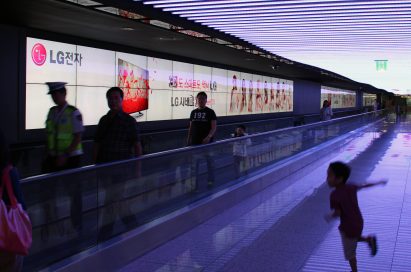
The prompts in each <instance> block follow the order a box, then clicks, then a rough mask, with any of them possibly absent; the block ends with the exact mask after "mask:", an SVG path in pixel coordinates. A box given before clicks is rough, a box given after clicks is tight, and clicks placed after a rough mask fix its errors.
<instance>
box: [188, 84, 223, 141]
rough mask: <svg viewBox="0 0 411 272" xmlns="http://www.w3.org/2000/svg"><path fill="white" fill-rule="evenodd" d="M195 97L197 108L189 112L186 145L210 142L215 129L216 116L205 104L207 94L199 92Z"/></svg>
mask: <svg viewBox="0 0 411 272" xmlns="http://www.w3.org/2000/svg"><path fill="white" fill-rule="evenodd" d="M196 99H197V106H198V108H197V109H195V110H193V111H192V112H191V114H190V126H189V128H188V139H187V144H188V145H200V144H208V143H211V142H212V141H213V139H214V134H215V132H216V129H217V116H216V114H215V112H214V111H213V110H212V109H210V108H209V107H207V106H206V104H207V94H206V93H205V92H199V93H198V94H197V97H196Z"/></svg>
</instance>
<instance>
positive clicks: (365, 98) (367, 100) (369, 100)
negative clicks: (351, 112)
mask: <svg viewBox="0 0 411 272" xmlns="http://www.w3.org/2000/svg"><path fill="white" fill-rule="evenodd" d="M376 99H377V95H376V94H369V93H363V94H362V105H363V106H364V107H366V106H374V103H375V100H376Z"/></svg>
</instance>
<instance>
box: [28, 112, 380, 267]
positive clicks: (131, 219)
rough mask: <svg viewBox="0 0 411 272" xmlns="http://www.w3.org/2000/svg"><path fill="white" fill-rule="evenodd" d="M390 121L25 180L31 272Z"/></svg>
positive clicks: (317, 127)
mask: <svg viewBox="0 0 411 272" xmlns="http://www.w3.org/2000/svg"><path fill="white" fill-rule="evenodd" d="M383 117H384V112H383V111H377V112H371V113H364V114H359V115H355V116H350V117H344V118H339V119H334V120H330V121H326V122H320V123H316V124H310V125H303V126H299V127H293V128H286V129H281V130H276V131H270V132H265V133H259V134H254V135H248V136H243V137H238V138H232V139H227V140H222V141H218V142H215V143H212V144H208V145H204V146H194V147H186V148H180V149H176V150H170V151H165V152H160V153H155V154H150V155H146V156H143V157H141V158H137V159H132V160H128V161H119V162H114V163H109V164H102V165H94V166H87V167H82V168H79V169H74V170H68V171H64V172H59V173H55V174H49V175H41V176H36V177H31V178H27V179H24V180H22V189H23V194H24V197H25V200H26V204H27V209H28V213H29V215H30V218H31V219H32V222H33V247H32V249H31V252H30V255H29V256H28V257H26V258H25V266H24V270H25V271H33V270H37V269H40V268H43V267H45V266H48V265H50V264H52V263H55V262H57V261H59V260H62V259H63V258H66V257H69V256H71V255H73V254H75V253H79V252H81V251H83V250H86V249H89V248H92V247H94V246H96V245H98V244H99V243H101V242H104V241H106V240H108V239H110V238H112V237H115V236H117V235H119V234H121V233H124V232H127V231H129V230H132V229H134V228H136V227H137V226H140V225H143V224H145V223H147V222H150V221H153V220H154V219H156V218H159V217H161V216H164V215H166V214H169V213H170V212H172V211H175V210H177V209H179V208H182V207H184V206H186V205H187V204H189V203H192V202H195V201H197V200H199V199H201V198H203V197H205V196H207V195H210V194H212V193H214V192H216V191H218V190H221V189H222V188H225V187H227V186H231V185H233V184H235V183H237V182H239V181H240V180H242V179H245V178H247V177H250V176H251V175H253V174H255V173H256V171H258V170H260V169H262V168H263V167H266V166H270V165H272V164H273V163H275V162H278V161H280V160H283V159H285V158H288V157H290V156H293V155H295V154H297V153H299V152H301V151H304V150H307V149H309V148H311V147H314V146H317V145H318V144H321V143H323V142H326V141H328V140H330V139H333V138H335V137H338V136H340V135H343V134H345V133H348V132H350V131H352V130H354V129H357V128H359V127H362V126H364V125H367V124H369V123H372V122H373V121H375V120H377V119H380V118H383Z"/></svg>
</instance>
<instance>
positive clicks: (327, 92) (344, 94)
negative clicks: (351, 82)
mask: <svg viewBox="0 0 411 272" xmlns="http://www.w3.org/2000/svg"><path fill="white" fill-rule="evenodd" d="M356 97H357V95H356V92H354V91H349V90H342V89H338V88H332V87H327V86H321V102H320V107H322V105H323V103H324V101H325V100H327V101H328V102H329V103H331V107H332V108H333V109H341V108H354V107H355V106H356V102H357V100H356Z"/></svg>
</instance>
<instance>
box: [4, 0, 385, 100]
mask: <svg viewBox="0 0 411 272" xmlns="http://www.w3.org/2000/svg"><path fill="white" fill-rule="evenodd" d="M70 2H79V4H80V2H83V4H84V3H86V2H87V3H90V2H92V1H89V0H83V1H82V0H78V1H77V0H73V1H58V0H36V1H30V0H15V1H11V2H8V5H7V6H6V8H2V9H1V10H0V15H1V16H0V23H3V24H8V25H14V26H18V27H23V28H24V29H26V30H27V31H28V34H29V35H37V36H40V37H43V38H47V37H49V39H56V40H62V41H63V42H64V41H65V42H71V43H76V42H79V40H81V42H82V43H84V44H85V45H88V46H95V47H102V48H104V47H107V48H108V49H113V48H114V49H116V50H120V51H121V50H123V51H124V52H133V50H137V51H138V52H140V53H141V54H143V53H144V54H147V55H152V56H157V57H162V58H168V59H176V60H180V61H185V62H196V63H199V64H204V65H212V66H216V67H225V68H228V69H239V70H243V71H246V72H247V71H250V72H259V73H262V74H265V75H272V76H276V77H284V78H290V79H302V80H310V81H315V82H318V83H320V84H323V85H327V86H331V87H340V88H346V89H352V90H358V89H359V88H362V89H363V90H364V91H366V92H370V93H376V92H384V90H383V89H381V88H375V87H374V86H372V85H369V84H365V83H359V82H357V81H355V80H351V79H349V78H347V77H344V76H341V75H339V74H337V73H333V72H330V71H327V70H326V69H320V68H317V67H313V66H310V65H306V64H302V63H300V62H297V61H287V59H283V58H281V57H280V58H277V57H276V58H275V59H268V58H267V57H262V56H260V55H259V54H255V53H254V54H251V53H248V52H246V51H244V50H237V49H234V48H231V47H228V46H225V45H221V44H218V43H215V42H210V41H208V40H204V39H199V38H198V37H193V36H190V35H185V34H182V33H179V32H176V31H170V29H164V28H160V27H157V26H153V25H151V24H148V23H147V22H148V21H150V20H151V21H152V19H157V20H160V19H161V20H163V21H164V22H168V23H173V24H175V25H178V26H182V27H184V28H185V29H191V30H195V31H199V32H202V33H205V34H207V35H209V36H211V37H216V38H219V39H224V40H226V41H229V42H230V43H232V44H241V45H244V46H245V47H250V48H253V49H259V47H258V46H256V45H252V44H251V43H248V42H245V41H243V40H241V39H240V38H237V37H234V36H232V35H227V34H226V33H224V32H221V31H218V30H214V29H212V28H209V27H205V26H203V25H200V24H198V23H195V22H192V21H190V20H186V19H182V18H180V17H178V16H175V15H173V14H171V13H169V12H164V11H162V10H161V9H157V8H155V7H152V6H151V5H145V4H144V3H143V2H141V1H131V0H99V2H98V3H97V2H95V3H97V5H96V6H94V7H93V6H91V7H85V6H81V5H77V4H73V3H70ZM163 2H171V1H163ZM174 2H177V1H174ZM178 2H179V3H180V4H181V5H184V4H187V3H188V2H194V1H184V0H179V1H178ZM195 2H196V3H197V4H203V2H207V3H208V4H209V6H208V8H212V6H211V3H214V2H222V1H195ZM225 2H231V3H232V2H244V1H239V0H235V1H234V0H233V1H225ZM248 2H250V3H254V2H257V1H252V0H248ZM259 2H273V1H259ZM277 2H284V1H276V2H275V3H277ZM288 2H298V1H288ZM300 2H301V1H300ZM329 2H330V1H329ZM352 2H354V1H352ZM97 6H99V7H100V8H101V7H103V8H106V7H107V6H111V7H118V8H122V9H124V10H129V11H132V12H138V13H139V14H143V15H144V16H147V18H148V19H150V20H148V19H147V18H145V19H144V20H133V19H130V18H124V17H121V16H116V15H113V14H110V13H107V12H102V11H101V10H96V9H97ZM241 25H243V24H241ZM244 26H245V25H244ZM270 29H271V28H270ZM59 34H63V36H58V35H59ZM262 36H263V35H262ZM259 50H260V52H263V53H264V52H267V51H266V50H264V49H259ZM270 50H271V49H270ZM303 50H304V49H303V48H302V49H301V51H303ZM274 55H276V54H274ZM298 60H299V59H298ZM273 68H275V69H273Z"/></svg>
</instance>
